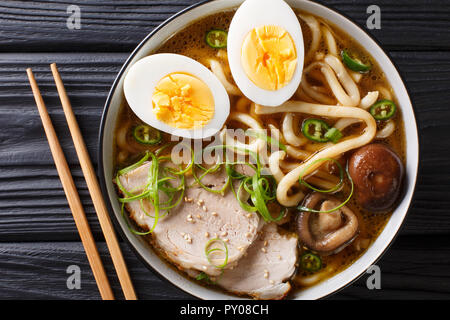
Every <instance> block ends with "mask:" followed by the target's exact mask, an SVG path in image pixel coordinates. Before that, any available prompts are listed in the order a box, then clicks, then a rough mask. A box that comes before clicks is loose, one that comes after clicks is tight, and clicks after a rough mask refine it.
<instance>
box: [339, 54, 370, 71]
mask: <svg viewBox="0 0 450 320" xmlns="http://www.w3.org/2000/svg"><path fill="white" fill-rule="evenodd" d="M341 57H342V61H343V62H344V64H345V65H346V66H347V67H348V68H349V69H350V70H353V71H358V72H361V73H366V72H368V71H370V69H372V66H371V65H370V64H364V63H363V62H361V60H359V59H358V58H352V57H351V56H350V54H349V53H348V52H347V50H342V51H341Z"/></svg>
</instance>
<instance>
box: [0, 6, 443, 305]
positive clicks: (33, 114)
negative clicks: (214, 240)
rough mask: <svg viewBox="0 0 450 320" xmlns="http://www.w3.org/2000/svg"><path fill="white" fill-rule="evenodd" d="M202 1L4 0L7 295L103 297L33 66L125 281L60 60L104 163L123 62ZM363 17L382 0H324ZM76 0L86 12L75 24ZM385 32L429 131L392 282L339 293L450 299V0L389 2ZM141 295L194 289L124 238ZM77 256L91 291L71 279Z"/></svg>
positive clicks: (0, 172)
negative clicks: (60, 89) (105, 116)
mask: <svg viewBox="0 0 450 320" xmlns="http://www.w3.org/2000/svg"><path fill="white" fill-rule="evenodd" d="M196 2H197V1H196V0H167V1H162V0H156V1H153V0H145V1H132V0H121V1H112V0H110V1H108V0H101V1H93V0H77V1H70V2H67V1H64V0H56V1H45V0H42V1H9V0H7V1H1V0H0V23H1V28H0V274H1V275H2V280H1V281H0V299H99V298H100V296H99V294H98V290H97V288H96V285H95V281H94V278H93V276H92V274H91V271H90V270H89V266H88V262H87V259H86V256H85V254H84V252H83V249H82V245H81V243H80V242H79V236H78V233H77V231H76V228H75V224H74V222H73V218H72V216H71V213H70V210H69V207H68V205H67V200H66V198H65V195H64V192H63V190H62V187H61V183H60V181H59V177H58V175H57V172H56V169H55V167H54V164H53V161H52V158H51V154H50V151H49V147H48V143H47V141H46V139H45V135H44V131H43V128H42V124H41V122H40V120H39V115H38V112H37V109H36V106H35V104H34V100H33V97H32V94H31V90H30V88H29V84H28V81H27V77H26V73H25V69H26V68H27V67H31V68H33V71H34V72H35V75H36V78H37V80H38V83H39V86H40V89H41V92H42V94H43V97H44V100H45V102H46V104H47V107H48V109H49V113H50V116H51V117H52V120H53V122H54V125H55V128H56V131H57V133H58V135H59V138H60V142H61V145H62V148H63V150H64V151H65V154H66V157H67V160H68V162H69V164H70V166H71V170H72V174H73V176H74V180H75V183H76V186H77V188H78V190H79V193H80V197H81V200H82V202H83V204H84V207H85V211H86V214H87V216H88V220H89V224H90V225H91V228H92V232H93V234H94V237H95V239H96V240H97V243H98V246H99V250H100V252H101V255H102V259H103V260H104V263H105V267H106V269H107V272H108V275H110V277H111V284H112V286H113V289H114V291H115V293H116V295H117V296H118V297H120V294H121V293H120V288H119V283H118V280H117V278H116V277H115V272H114V270H113V267H112V263H111V261H110V258H109V254H108V252H107V249H106V245H105V243H104V242H103V236H102V234H101V230H100V226H99V224H98V221H97V218H96V216H95V212H94V208H93V206H92V202H91V199H90V196H89V193H88V191H87V187H86V184H85V182H84V179H83V175H82V172H81V169H80V167H79V164H78V159H77V156H76V154H75V150H74V148H73V144H72V141H71V138H70V135H69V132H68V129H67V125H66V123H65V118H64V114H63V112H62V109H61V106H60V102H59V98H58V96H57V94H56V88H55V85H54V82H53V78H52V75H51V72H50V68H49V64H50V63H52V62H56V63H57V64H58V67H59V69H60V72H61V75H62V78H63V80H64V84H65V86H66V89H67V92H68V94H69V97H70V99H71V102H72V105H73V108H74V112H75V114H76V116H77V119H78V122H79V125H80V128H81V131H82V133H83V135H84V138H85V141H86V144H87V147H88V151H89V153H90V155H91V158H92V160H93V162H94V165H96V163H97V152H98V150H97V139H98V128H99V124H100V118H101V113H102V109H103V105H104V103H105V100H106V97H107V95H108V92H109V89H110V87H111V84H112V82H113V81H114V78H115V77H116V75H117V73H118V71H119V69H120V67H121V65H122V63H123V62H124V61H125V60H126V58H127V57H128V54H129V53H130V52H131V51H132V50H133V49H134V48H135V46H136V45H137V44H138V43H139V42H140V41H141V40H142V39H143V38H144V37H145V36H146V35H147V34H148V33H149V32H150V31H151V30H153V29H154V28H155V27H156V26H157V25H159V24H160V23H161V22H162V21H164V20H165V19H167V18H168V17H169V16H171V15H172V14H174V13H176V12H178V11H180V10H182V9H184V8H186V7H187V6H189V5H191V4H193V3H196ZM322 2H323V3H325V4H326V5H328V6H330V7H332V8H335V9H337V10H339V11H341V12H343V13H344V14H346V15H347V16H349V17H350V18H351V19H353V20H355V21H356V22H357V23H359V24H360V25H362V26H364V25H365V21H366V19H367V16H368V15H367V13H366V8H367V6H369V5H371V4H374V3H373V1H371V0H360V1H354V0H330V1H322ZM70 4H76V5H78V6H79V7H80V9H81V19H82V25H81V27H82V28H81V29H80V30H69V29H68V28H67V27H66V21H67V17H68V16H69V14H68V13H67V12H66V10H67V7H68V6H69V5H70ZM375 4H377V5H378V6H380V8H381V12H382V13H381V14H382V16H381V18H382V29H381V30H369V31H368V32H369V33H370V34H372V35H373V36H375V38H376V39H377V40H379V42H380V43H381V44H382V46H383V47H384V48H385V49H387V50H388V51H389V52H390V54H391V56H392V58H393V60H394V62H395V63H396V64H397V66H398V67H399V69H400V71H401V73H402V75H403V77H404V79H405V81H406V83H407V85H408V88H409V91H410V94H411V97H412V99H413V103H414V107H415V110H416V116H417V120H418V125H419V131H420V140H421V155H420V156H421V168H420V175H419V180H418V185H417V189H416V193H415V197H414V201H413V204H412V207H411V209H410V211H409V213H408V216H407V219H406V223H405V224H404V226H403V228H402V230H401V232H400V235H399V237H398V238H397V240H396V241H395V242H394V244H393V246H392V247H391V248H390V249H389V250H388V252H387V253H386V254H385V255H384V256H383V258H382V259H381V260H380V261H379V262H378V265H379V266H380V267H381V271H382V289H383V290H368V289H367V287H366V279H367V275H363V276H362V277H361V279H359V280H358V281H356V282H355V283H354V284H352V285H351V286H349V287H348V288H345V289H344V290H342V291H340V292H339V293H337V294H336V295H333V296H332V297H331V299H360V298H364V299H380V298H382V299H397V298H402V299H408V298H410V299H430V298H436V299H449V298H450V279H449V274H448V270H449V267H450V241H449V240H448V237H449V235H450V209H449V208H450V180H449V177H450V166H449V163H450V139H448V138H447V136H448V123H449V121H450V108H449V107H448V102H449V101H450V90H449V89H450V1H438V0H410V1H407V0H399V1H390V0H389V1H388V0H379V1H377V2H376V3H375ZM121 246H122V248H123V250H124V256H125V258H126V260H127V263H128V265H129V267H130V274H131V276H132V278H133V281H134V284H135V286H136V291H137V293H138V295H139V297H140V298H142V299H186V298H187V299H189V298H192V297H191V296H189V295H188V294H186V293H184V292H182V291H181V290H179V289H177V288H174V287H173V286H171V285H170V284H168V283H167V282H166V281H163V280H161V279H159V278H158V277H157V276H156V275H155V274H154V273H153V272H151V271H149V270H148V269H147V268H146V267H145V266H144V265H143V264H142V262H141V261H139V260H138V259H137V258H136V257H135V255H134V254H133V253H132V251H131V250H130V248H129V247H128V246H127V245H126V244H125V243H123V242H122V243H121ZM72 264H75V265H78V266H80V268H81V270H82V288H81V289H80V290H69V289H67V287H66V279H67V276H68V275H67V274H66V269H67V267H68V266H69V265H72Z"/></svg>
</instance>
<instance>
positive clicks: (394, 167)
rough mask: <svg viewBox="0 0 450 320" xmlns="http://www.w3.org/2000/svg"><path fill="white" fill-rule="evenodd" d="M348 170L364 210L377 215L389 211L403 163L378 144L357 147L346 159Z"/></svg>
mask: <svg viewBox="0 0 450 320" xmlns="http://www.w3.org/2000/svg"><path fill="white" fill-rule="evenodd" d="M348 171H349V174H350V176H351V177H352V180H353V183H354V184H355V195H356V199H357V200H358V203H359V204H360V205H361V206H362V207H363V208H364V209H366V210H369V211H375V212H381V211H387V210H389V209H390V208H392V206H393V205H394V204H395V202H396V200H397V199H398V196H399V194H400V190H401V183H402V180H403V175H404V169H403V163H402V161H401V160H400V158H399V156H398V155H397V154H396V153H395V152H394V151H392V150H391V149H390V148H389V147H387V146H385V145H384V144H381V143H372V144H369V145H366V146H364V147H362V148H359V149H358V150H356V151H355V152H354V153H353V154H352V156H351V157H350V159H349V162H348Z"/></svg>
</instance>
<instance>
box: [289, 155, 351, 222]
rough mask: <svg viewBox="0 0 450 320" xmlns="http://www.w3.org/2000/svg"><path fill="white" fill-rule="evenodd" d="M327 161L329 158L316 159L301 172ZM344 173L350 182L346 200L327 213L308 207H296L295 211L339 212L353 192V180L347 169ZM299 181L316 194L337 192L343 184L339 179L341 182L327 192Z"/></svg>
mask: <svg viewBox="0 0 450 320" xmlns="http://www.w3.org/2000/svg"><path fill="white" fill-rule="evenodd" d="M328 160H331V158H323V159H318V160H316V161H314V162H313V163H311V164H310V165H309V166H308V167H306V168H305V170H303V172H305V171H306V170H307V169H308V168H309V167H310V166H312V165H314V164H315V163H317V162H319V161H328ZM333 160H334V159H333ZM334 161H336V160H334ZM336 163H337V162H336ZM338 167H339V169H340V170H343V169H342V166H341V165H340V164H339V165H338ZM345 173H346V174H347V179H348V180H349V181H350V185H351V188H350V194H349V195H348V197H347V199H345V201H344V202H342V203H341V204H340V205H338V206H337V207H336V208H333V209H330V210H327V211H320V210H314V209H311V208H308V207H305V206H298V207H297V209H298V210H300V211H307V212H315V213H330V212H334V211H336V210H339V209H340V208H342V207H343V206H345V205H346V204H347V202H349V201H350V199H351V197H352V196H353V191H354V187H355V186H354V183H353V179H352V177H351V176H350V173H349V172H348V167H347V168H346V170H345ZM302 176H303V175H302V174H300V178H299V179H301V177H302ZM300 181H303V182H301V183H303V184H304V185H306V186H307V187H308V188H311V189H313V190H315V191H317V192H323V193H327V192H334V191H336V190H338V189H339V188H340V186H341V185H342V183H343V180H342V179H341V181H339V183H338V184H337V185H336V186H335V187H333V188H331V189H329V190H320V189H316V188H314V187H312V186H311V185H309V184H308V183H306V182H305V181H304V180H303V179H301V180H300Z"/></svg>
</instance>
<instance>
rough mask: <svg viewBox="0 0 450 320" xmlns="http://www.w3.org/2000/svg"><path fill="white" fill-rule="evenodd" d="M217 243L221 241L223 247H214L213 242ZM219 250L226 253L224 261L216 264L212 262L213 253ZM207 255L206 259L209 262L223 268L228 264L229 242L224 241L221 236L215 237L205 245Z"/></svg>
mask: <svg viewBox="0 0 450 320" xmlns="http://www.w3.org/2000/svg"><path fill="white" fill-rule="evenodd" d="M215 243H220V244H222V246H223V248H218V247H213V244H215ZM217 252H222V253H223V254H224V257H223V263H222V264H220V265H216V264H214V263H213V262H212V257H211V255H212V254H214V253H217ZM205 256H206V259H207V260H208V262H209V263H210V264H211V265H212V266H214V267H216V268H217V269H223V268H225V267H226V265H227V264H228V247H227V244H226V243H225V241H223V240H222V239H220V238H214V239H211V240H209V241H208V242H207V243H206V245H205Z"/></svg>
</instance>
